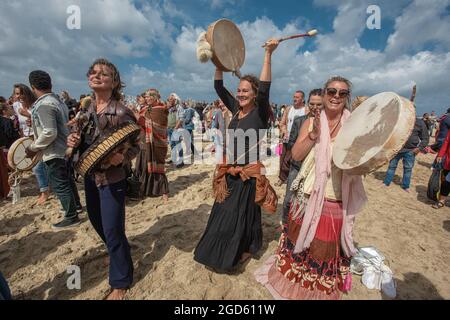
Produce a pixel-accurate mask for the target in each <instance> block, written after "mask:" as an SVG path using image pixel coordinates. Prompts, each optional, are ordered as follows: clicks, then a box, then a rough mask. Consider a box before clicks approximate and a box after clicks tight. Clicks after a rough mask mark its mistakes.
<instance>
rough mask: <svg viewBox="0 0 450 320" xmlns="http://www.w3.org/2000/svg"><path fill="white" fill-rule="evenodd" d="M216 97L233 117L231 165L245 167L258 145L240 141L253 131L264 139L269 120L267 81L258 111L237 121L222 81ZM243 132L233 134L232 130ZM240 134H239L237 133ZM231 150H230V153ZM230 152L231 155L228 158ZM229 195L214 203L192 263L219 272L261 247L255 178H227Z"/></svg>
mask: <svg viewBox="0 0 450 320" xmlns="http://www.w3.org/2000/svg"><path fill="white" fill-rule="evenodd" d="M214 87H215V89H216V92H217V94H218V95H219V97H220V98H221V99H222V101H223V103H224V104H225V105H226V106H227V108H228V109H229V110H230V111H231V112H232V113H233V114H234V115H235V116H234V117H233V119H232V120H231V122H230V125H229V127H228V129H229V130H228V132H227V134H228V141H229V142H233V143H231V144H228V146H230V145H234V148H233V147H231V148H229V150H227V152H228V154H229V159H232V161H231V163H237V164H236V165H241V166H244V165H246V164H249V163H253V162H255V161H256V160H259V159H260V154H259V146H255V143H256V141H254V143H253V144H252V145H250V144H251V142H250V139H247V138H245V148H241V147H239V145H238V143H239V140H240V141H243V140H241V139H243V137H246V136H247V137H248V136H250V135H251V132H250V131H249V130H255V132H256V135H257V141H258V142H259V140H260V139H261V138H263V137H264V135H265V132H266V130H267V128H268V121H269V109H270V104H269V91H270V82H265V81H260V85H259V90H258V95H257V97H256V105H257V108H255V109H253V110H252V111H251V112H250V113H249V114H248V115H247V116H245V117H244V118H242V119H238V113H239V102H238V101H237V100H236V99H235V98H234V97H233V96H232V95H231V94H230V93H229V92H228V91H227V90H226V89H225V88H224V86H223V81H222V80H216V81H215V83H214ZM236 129H242V130H243V131H238V132H235V133H234V130H236ZM239 133H240V134H239ZM230 149H231V150H230ZM230 151H234V152H231V155H230ZM226 179H227V185H228V190H229V191H230V192H231V194H230V196H229V197H227V198H226V199H225V201H224V202H223V203H218V202H215V203H214V206H213V208H212V211H211V215H210V217H209V220H208V224H207V226H206V230H205V232H204V234H203V236H202V238H201V239H200V242H199V243H198V245H197V247H196V249H195V251H194V260H195V261H197V262H199V263H202V264H204V265H206V266H209V267H212V268H215V269H217V270H220V271H229V270H231V269H233V268H234V267H235V266H236V265H237V264H238V262H239V259H240V258H241V256H242V254H243V253H244V252H250V253H251V254H256V253H257V252H258V251H259V250H260V249H261V247H262V226H261V207H260V206H258V205H257V204H256V203H255V195H256V179H254V178H251V179H249V180H247V181H245V182H243V181H242V179H241V178H240V177H239V176H232V175H230V174H227V175H226Z"/></svg>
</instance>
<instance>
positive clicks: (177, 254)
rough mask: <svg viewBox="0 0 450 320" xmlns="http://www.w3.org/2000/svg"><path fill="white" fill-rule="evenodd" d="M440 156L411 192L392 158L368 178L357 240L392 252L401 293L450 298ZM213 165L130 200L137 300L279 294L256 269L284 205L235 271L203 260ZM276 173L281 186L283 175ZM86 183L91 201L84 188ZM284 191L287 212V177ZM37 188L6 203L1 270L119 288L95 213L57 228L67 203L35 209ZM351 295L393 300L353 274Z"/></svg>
mask: <svg viewBox="0 0 450 320" xmlns="http://www.w3.org/2000/svg"><path fill="white" fill-rule="evenodd" d="M433 159H434V156H433V155H420V156H419V157H418V158H417V160H416V166H415V168H414V172H413V178H412V183H411V193H406V192H405V191H403V190H402V189H401V188H400V186H399V184H400V177H401V175H402V166H401V164H400V165H399V168H398V169H397V176H396V178H395V179H394V183H392V185H391V186H390V187H385V186H384V185H383V184H382V180H383V179H384V175H385V170H386V168H387V166H385V167H383V168H380V169H379V170H377V171H376V172H374V173H372V174H370V175H368V176H367V177H366V178H365V179H364V185H365V188H366V191H367V194H368V198H369V203H368V205H367V207H366V208H365V209H364V211H362V212H361V213H360V214H359V215H358V216H357V218H356V226H355V230H354V239H355V242H356V243H357V245H358V246H359V247H364V246H374V247H376V248H377V249H378V250H379V251H380V252H381V253H382V254H383V255H384V256H385V257H386V261H385V263H386V264H387V265H388V266H389V267H390V268H391V269H392V271H393V273H394V278H395V281H396V284H397V299H450V283H449V277H450V272H449V270H450V269H449V267H448V265H449V264H450V208H449V207H445V208H442V209H440V210H435V209H433V208H431V205H430V202H429V201H428V200H427V197H426V185H427V183H428V178H429V176H430V174H431V170H430V167H431V163H432V161H433ZM213 170H214V167H213V166H212V165H210V164H209V165H208V164H195V165H190V166H186V167H184V168H182V169H177V170H173V169H169V170H168V172H167V176H168V179H169V183H170V199H169V202H168V203H163V201H162V199H161V198H147V199H145V200H142V201H137V202H131V201H129V202H128V203H127V209H126V210H127V219H126V230H127V235H128V238H129V241H130V244H131V248H132V257H133V261H134V267H135V274H134V276H135V279H134V285H133V287H132V288H131V290H130V291H129V293H128V295H127V298H128V299H153V300H158V299H232V300H234V299H256V300H259V299H271V298H272V297H271V295H270V294H269V292H268V291H267V290H266V289H265V288H264V287H263V286H262V285H260V284H259V283H258V282H257V281H256V280H255V278H254V276H253V272H254V271H255V270H256V269H257V268H258V267H259V266H261V265H262V264H263V263H264V261H266V259H268V258H269V257H270V256H271V255H272V254H273V253H274V251H275V249H276V246H277V241H278V238H279V234H280V231H279V213H277V214H269V213H266V212H263V232H264V244H263V248H262V250H261V251H260V253H259V255H258V256H257V257H255V258H254V259H252V260H250V262H248V263H247V264H246V265H244V266H240V267H239V268H238V269H237V270H236V271H235V272H233V273H230V274H217V273H214V272H212V271H210V270H208V269H206V268H205V267H204V266H203V265H200V264H198V263H196V262H195V261H194V260H193V250H194V248H195V246H196V245H197V242H198V241H199V239H200V237H201V235H202V232H203V231H204V229H205V226H206V223H207V221H208V215H209V213H210V210H211V208H212V205H213V202H214V200H213V198H212V192H211V181H212V174H213ZM272 171H274V170H272ZM275 171H276V170H275ZM275 173H276V172H275ZM399 175H400V177H399ZM269 178H270V180H271V182H272V185H274V184H275V182H276V181H277V177H276V174H275V175H271V176H270V177H269ZM78 186H79V190H80V195H81V197H82V203H83V204H84V203H85V202H84V191H83V188H82V185H81V184H79V185H78ZM275 189H276V191H277V193H278V196H279V207H278V209H279V210H278V212H280V210H281V204H282V201H283V198H284V194H285V185H283V186H281V187H275ZM37 194H38V190H37V187H36V182H35V179H34V177H33V176H28V177H26V178H25V179H24V180H23V183H22V199H21V202H20V203H18V204H16V205H12V204H11V203H10V202H6V201H3V202H1V204H0V206H1V207H0V271H1V272H2V273H3V274H4V276H5V277H6V278H7V280H8V281H9V284H10V286H11V289H12V293H13V295H14V297H15V298H16V299H102V298H103V297H104V296H105V294H106V293H107V292H108V289H109V285H108V267H107V263H108V259H107V257H108V255H107V252H106V250H105V246H104V245H103V243H102V242H101V241H100V239H99V237H98V236H97V234H96V233H95V232H94V230H93V228H92V226H91V224H90V222H89V221H88V219H87V215H86V214H83V215H82V216H81V217H82V219H83V223H82V225H81V226H79V227H77V228H74V229H71V230H66V231H60V232H54V231H52V229H51V223H55V222H57V221H59V220H60V219H61V218H62V215H61V214H60V213H59V208H60V205H59V203H58V201H57V200H56V199H55V198H54V197H52V199H51V200H50V201H48V202H47V203H46V204H45V205H44V206H42V207H33V206H32V205H33V202H34V201H35V200H36V198H37ZM70 265H76V266H79V267H80V270H81V290H69V289H68V288H67V280H68V278H69V276H70V274H68V273H67V268H68V267H69V266H70ZM344 299H348V300H355V299H374V300H378V299H389V298H387V297H385V296H384V295H383V294H382V293H381V292H380V291H378V290H369V289H367V288H366V287H365V286H364V285H363V284H362V283H361V277H359V276H353V290H352V291H351V292H350V293H349V294H347V295H345V296H344Z"/></svg>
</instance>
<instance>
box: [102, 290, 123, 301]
mask: <svg viewBox="0 0 450 320" xmlns="http://www.w3.org/2000/svg"><path fill="white" fill-rule="evenodd" d="M127 291H128V290H127V289H113V290H112V291H111V293H110V294H109V295H108V296H107V297H106V299H105V300H125V295H126V294H127Z"/></svg>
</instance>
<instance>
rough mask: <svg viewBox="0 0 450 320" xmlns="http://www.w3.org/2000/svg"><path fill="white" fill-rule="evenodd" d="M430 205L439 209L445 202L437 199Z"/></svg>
mask: <svg viewBox="0 0 450 320" xmlns="http://www.w3.org/2000/svg"><path fill="white" fill-rule="evenodd" d="M431 207H432V208H433V209H440V208H442V207H445V202H444V201H438V202H436V203H435V204H433V205H432V206H431Z"/></svg>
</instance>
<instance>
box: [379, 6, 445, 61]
mask: <svg viewBox="0 0 450 320" xmlns="http://www.w3.org/2000/svg"><path fill="white" fill-rule="evenodd" d="M449 5H450V0H435V1H425V0H415V1H413V2H412V3H411V4H410V5H409V6H408V7H407V8H406V9H405V11H404V12H403V14H402V15H401V16H399V17H398V18H397V19H396V20H395V29H396V30H395V32H394V33H393V34H392V35H390V36H389V39H388V46H387V48H386V52H387V53H388V54H390V55H392V56H395V55H399V54H403V53H408V52H409V51H410V50H422V49H423V48H424V47H425V45H426V44H429V43H435V44H436V47H437V48H438V49H440V50H443V51H444V50H445V51H449V50H450V37H449V35H448V33H449V30H450V15H449V14H448V13H446V12H445V9H446V8H447V7H448V6H449Z"/></svg>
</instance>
